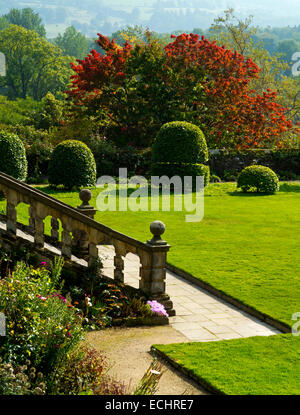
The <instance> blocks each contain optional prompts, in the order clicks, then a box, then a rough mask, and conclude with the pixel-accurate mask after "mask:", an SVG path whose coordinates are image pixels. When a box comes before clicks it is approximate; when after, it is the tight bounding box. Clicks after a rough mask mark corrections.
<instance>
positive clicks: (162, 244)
mask: <svg viewBox="0 0 300 415" xmlns="http://www.w3.org/2000/svg"><path fill="white" fill-rule="evenodd" d="M150 231H151V233H152V234H153V238H152V239H150V240H148V241H147V245H148V246H149V248H150V251H143V252H142V255H140V260H141V265H142V266H141V270H140V277H141V279H140V289H141V290H143V291H144V292H145V293H146V294H147V295H148V296H149V298H150V299H151V300H156V301H158V302H159V303H161V304H163V305H164V307H165V309H166V311H167V313H168V314H169V316H170V317H171V316H174V315H175V310H174V309H173V303H172V301H171V300H170V297H169V295H168V294H167V293H166V283H165V279H166V264H167V252H168V251H169V249H170V245H168V244H167V242H166V241H163V240H162V239H161V235H162V234H163V233H164V232H165V225H164V224H163V223H162V222H160V221H154V222H153V223H151V225H150Z"/></svg>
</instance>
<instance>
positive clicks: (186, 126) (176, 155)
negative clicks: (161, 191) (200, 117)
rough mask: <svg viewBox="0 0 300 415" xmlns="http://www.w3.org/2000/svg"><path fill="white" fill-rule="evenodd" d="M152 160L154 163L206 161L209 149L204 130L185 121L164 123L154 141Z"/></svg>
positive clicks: (196, 162)
mask: <svg viewBox="0 0 300 415" xmlns="http://www.w3.org/2000/svg"><path fill="white" fill-rule="evenodd" d="M152 160H153V162H154V163H157V162H163V163H168V162H169V163H195V164H198V163H206V162H207V160H208V150H207V145H206V140H205V137H204V134H203V132H202V131H201V130H200V128H199V127H197V126H196V125H194V124H191V123H188V122H185V121H173V122H169V123H167V124H164V125H163V126H162V127H161V129H160V130H159V132H158V135H157V138H156V140H155V141H154V143H153V146H152Z"/></svg>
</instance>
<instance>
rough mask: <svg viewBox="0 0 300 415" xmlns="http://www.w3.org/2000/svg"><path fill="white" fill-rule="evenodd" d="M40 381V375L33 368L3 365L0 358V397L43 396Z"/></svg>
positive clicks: (42, 387) (43, 387)
mask: <svg viewBox="0 0 300 415" xmlns="http://www.w3.org/2000/svg"><path fill="white" fill-rule="evenodd" d="M28 363H29V366H30V361H28ZM42 380H43V375H42V373H41V372H39V373H38V374H36V370H35V368H34V367H33V366H31V367H28V366H26V365H24V366H16V367H14V366H13V365H12V364H11V363H3V362H2V359H1V357H0V395H44V394H45V393H46V387H45V384H44V383H43V382H42Z"/></svg>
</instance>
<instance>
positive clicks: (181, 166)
mask: <svg viewBox="0 0 300 415" xmlns="http://www.w3.org/2000/svg"><path fill="white" fill-rule="evenodd" d="M151 175H152V176H167V177H173V176H179V177H181V179H182V180H183V179H184V177H185V176H192V177H193V188H195V177H196V176H204V186H207V185H208V183H209V176H210V172H209V166H205V165H204V164H190V163H153V164H152V169H151Z"/></svg>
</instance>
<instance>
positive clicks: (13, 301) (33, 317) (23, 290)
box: [0, 263, 83, 387]
mask: <svg viewBox="0 0 300 415" xmlns="http://www.w3.org/2000/svg"><path fill="white" fill-rule="evenodd" d="M0 304H1V311H2V312H3V313H4V314H5V316H6V323H7V326H6V327H7V330H6V337H3V338H1V339H0V354H1V356H2V358H3V359H4V360H5V361H6V362H9V363H12V364H14V365H15V364H21V365H22V364H24V363H25V361H26V360H27V359H30V361H31V363H32V365H33V366H34V367H35V369H36V370H37V371H41V372H42V373H43V374H44V375H45V378H46V380H47V386H48V387H51V386H50V385H51V382H52V381H53V379H54V378H55V375H56V373H55V370H57V369H58V368H59V367H61V366H62V365H63V364H65V363H66V359H67V355H68V353H69V352H70V351H71V350H72V349H73V348H74V347H75V346H76V345H77V344H78V342H79V341H80V340H81V339H82V334H83V332H82V327H81V318H80V316H79V315H78V314H77V312H76V310H75V309H74V308H73V306H72V305H71V304H70V303H69V302H68V301H67V299H65V298H64V297H63V296H61V295H60V294H59V293H57V292H56V291H55V287H54V285H53V282H52V280H51V278H50V275H49V271H47V269H46V268H45V266H44V265H43V264H42V265H41V266H40V267H39V268H37V269H35V268H32V267H28V266H26V265H25V264H24V263H19V264H18V265H17V267H16V269H15V270H14V271H13V273H12V274H11V275H9V276H7V277H6V278H4V279H2V280H1V283H0Z"/></svg>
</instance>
